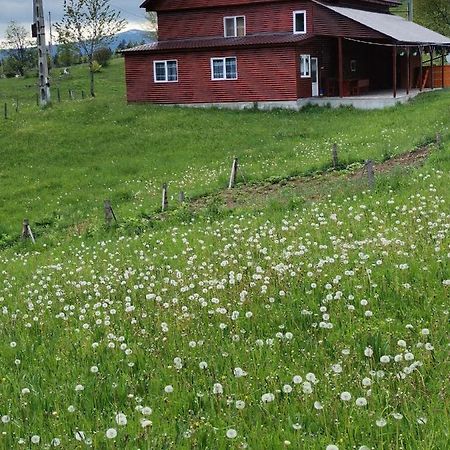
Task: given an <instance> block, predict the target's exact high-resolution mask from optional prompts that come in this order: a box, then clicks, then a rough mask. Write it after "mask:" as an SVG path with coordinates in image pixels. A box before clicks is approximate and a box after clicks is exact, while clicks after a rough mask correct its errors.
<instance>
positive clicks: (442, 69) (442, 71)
mask: <svg viewBox="0 0 450 450" xmlns="http://www.w3.org/2000/svg"><path fill="white" fill-rule="evenodd" d="M441 52H442V56H441V74H442V84H441V87H442V89H444V88H445V56H444V47H441Z"/></svg>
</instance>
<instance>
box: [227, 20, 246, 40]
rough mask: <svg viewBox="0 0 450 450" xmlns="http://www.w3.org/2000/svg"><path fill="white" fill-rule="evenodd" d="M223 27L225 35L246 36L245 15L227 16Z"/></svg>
mask: <svg viewBox="0 0 450 450" xmlns="http://www.w3.org/2000/svg"><path fill="white" fill-rule="evenodd" d="M223 28H224V36H225V37H238V36H245V16H234V17H225V18H224V19H223Z"/></svg>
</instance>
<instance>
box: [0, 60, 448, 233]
mask: <svg viewBox="0 0 450 450" xmlns="http://www.w3.org/2000/svg"><path fill="white" fill-rule="evenodd" d="M58 74H59V72H58V71H56V73H55V72H54V73H53V77H52V85H53V98H54V101H55V103H54V105H53V107H52V108H50V109H48V110H45V111H39V110H38V109H37V107H36V106H35V101H36V100H35V87H34V84H33V81H32V80H30V79H25V80H0V102H1V103H3V102H4V101H7V102H8V104H9V113H10V119H8V120H6V121H4V120H2V122H1V126H2V131H3V132H2V133H1V135H0V157H1V158H2V166H1V174H0V176H1V180H2V183H1V185H0V194H1V195H0V198H1V199H2V201H1V202H0V216H1V217H2V218H3V219H2V220H1V225H0V226H1V228H2V231H0V233H2V232H3V233H6V234H8V235H11V234H13V233H14V230H17V228H18V227H19V226H20V223H21V222H22V219H23V218H24V217H28V218H30V220H32V221H33V222H34V223H36V224H43V225H48V226H50V229H51V228H52V227H53V226H54V225H58V226H69V225H72V224H73V223H74V222H75V223H77V222H81V223H82V224H83V227H85V226H87V225H89V226H91V225H92V226H93V227H94V228H95V227H97V226H98V225H99V224H100V223H101V222H102V212H101V208H102V204H103V200H105V199H106V198H110V199H111V200H112V201H113V204H114V206H115V207H116V209H117V213H118V216H119V217H121V218H125V217H140V216H143V217H147V216H148V215H151V214H152V213H153V212H154V211H155V210H156V209H157V208H158V207H159V205H160V190H161V186H162V184H163V183H166V182H167V183H169V190H170V195H171V196H173V197H174V198H176V197H177V196H178V192H179V191H180V190H183V191H185V193H186V195H187V196H188V197H196V196H198V195H201V194H204V193H207V192H214V191H217V190H218V189H221V188H223V187H224V186H226V184H227V178H228V175H229V170H230V165H231V161H232V158H233V157H234V156H237V157H239V159H240V165H241V171H240V180H245V181H246V182H257V181H261V180H265V179H269V178H271V177H287V176H293V175H302V174H303V175H307V174H310V173H312V172H315V171H320V170H323V169H326V168H328V167H329V166H330V165H331V156H330V155H331V147H332V145H333V143H337V144H338V145H339V153H340V158H341V162H342V164H343V165H345V166H348V165H350V164H352V163H361V162H363V161H365V160H366V159H368V158H371V159H373V160H375V161H380V160H383V159H386V158H388V157H390V156H392V155H395V154H399V153H403V152H406V151H409V150H411V149H414V148H415V147H417V146H420V145H421V144H423V143H425V142H428V141H430V140H432V139H434V136H435V134H436V132H438V131H439V132H441V133H444V134H447V133H448V123H447V122H444V123H443V120H446V119H445V118H446V117H448V100H449V97H450V94H449V93H448V92H445V94H442V93H440V94H438V93H436V94H429V95H426V96H423V97H422V98H420V99H418V100H417V101H416V102H414V103H412V104H411V105H408V106H405V107H403V108H397V109H394V110H389V111H385V112H380V111H378V112H376V111H375V112H361V111H352V110H349V109H340V110H335V111H332V110H326V109H322V110H321V109H309V110H307V111H305V112H302V113H300V114H296V113H292V112H288V111H274V112H267V113H262V112H254V111H243V112H230V111H214V112H211V111H192V110H189V109H188V110H186V109H178V108H170V109H167V108H157V107H152V106H148V105H147V106H145V105H126V104H125V103H124V95H125V93H124V81H123V61H122V60H121V59H119V60H114V61H113V64H112V65H111V67H109V68H107V69H106V70H104V71H103V72H102V73H100V74H99V75H98V80H97V87H98V95H97V98H96V99H95V100H90V99H86V100H82V99H81V91H82V90H83V89H84V91H85V92H88V76H87V69H86V68H85V67H76V68H74V69H73V71H72V74H71V75H70V76H69V77H68V78H66V77H64V76H60V75H58ZM57 88H59V89H60V94H61V98H62V103H61V104H59V103H58V102H57V99H56V95H55V94H56V92H55V91H56V89H57ZM69 89H70V90H72V91H73V92H74V96H75V98H76V100H75V101H73V102H70V101H69V100H68V98H69V94H68V90H69ZM16 96H17V98H18V99H19V103H20V105H19V106H20V107H19V113H16V112H15V102H16ZM324 123H326V124H327V126H326V127H324V126H323V125H324ZM237 129H238V130H239V132H233V130H237ZM224 136H226V138H225V139H224ZM18 143H20V146H19V147H18ZM111 143H113V145H111ZM180 155H181V157H180ZM43 162H45V164H43Z"/></svg>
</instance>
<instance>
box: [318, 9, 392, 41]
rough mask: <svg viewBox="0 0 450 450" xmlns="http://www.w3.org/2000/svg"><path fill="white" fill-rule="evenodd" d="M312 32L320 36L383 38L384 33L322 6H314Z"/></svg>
mask: <svg viewBox="0 0 450 450" xmlns="http://www.w3.org/2000/svg"><path fill="white" fill-rule="evenodd" d="M313 14H314V33H315V34H319V35H322V36H342V37H344V36H345V37H354V38H370V39H377V38H378V39H383V38H386V36H385V35H383V34H381V33H379V32H377V31H375V30H372V29H371V28H368V27H365V26H364V25H361V24H360V23H358V22H355V21H353V20H351V19H348V18H347V17H344V16H341V15H340V14H337V13H335V12H334V11H331V10H329V9H327V8H324V7H323V6H320V5H317V4H315V6H314V13H313Z"/></svg>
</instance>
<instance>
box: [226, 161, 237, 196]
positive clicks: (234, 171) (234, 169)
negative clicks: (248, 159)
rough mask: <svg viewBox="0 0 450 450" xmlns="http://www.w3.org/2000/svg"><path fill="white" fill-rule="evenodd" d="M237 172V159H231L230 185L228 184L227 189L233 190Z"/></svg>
mask: <svg viewBox="0 0 450 450" xmlns="http://www.w3.org/2000/svg"><path fill="white" fill-rule="evenodd" d="M237 172H238V159H237V158H234V159H233V165H232V166H231V174H230V183H229V184H228V189H232V188H234V186H235V184H236V179H237Z"/></svg>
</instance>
